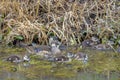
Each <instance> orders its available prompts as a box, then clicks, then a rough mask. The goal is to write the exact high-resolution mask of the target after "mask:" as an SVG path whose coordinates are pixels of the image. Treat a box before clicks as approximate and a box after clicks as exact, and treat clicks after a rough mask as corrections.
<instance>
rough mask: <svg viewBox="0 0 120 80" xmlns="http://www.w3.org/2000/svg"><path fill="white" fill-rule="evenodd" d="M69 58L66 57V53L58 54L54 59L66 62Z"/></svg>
mask: <svg viewBox="0 0 120 80" xmlns="http://www.w3.org/2000/svg"><path fill="white" fill-rule="evenodd" d="M68 60H69V58H68V57H66V56H65V55H61V56H57V57H55V58H54V61H56V62H66V61H68Z"/></svg>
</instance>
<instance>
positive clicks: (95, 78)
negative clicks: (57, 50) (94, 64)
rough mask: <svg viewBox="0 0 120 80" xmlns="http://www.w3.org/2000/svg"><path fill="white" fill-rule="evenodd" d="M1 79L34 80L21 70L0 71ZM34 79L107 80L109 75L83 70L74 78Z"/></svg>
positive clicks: (112, 78) (41, 79)
mask: <svg viewBox="0 0 120 80" xmlns="http://www.w3.org/2000/svg"><path fill="white" fill-rule="evenodd" d="M0 80H33V79H29V78H27V77H25V76H24V75H23V74H22V73H20V72H5V71H3V72H1V73H0ZM34 80H107V76H105V75H102V74H95V73H89V72H81V73H78V74H77V75H76V76H75V77H73V78H57V77H53V76H44V77H38V78H35V79H34ZM110 80H119V75H118V74H116V73H113V74H112V75H111V76H110Z"/></svg>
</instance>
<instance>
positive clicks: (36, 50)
mask: <svg viewBox="0 0 120 80" xmlns="http://www.w3.org/2000/svg"><path fill="white" fill-rule="evenodd" d="M26 50H27V52H28V53H30V54H36V55H42V54H43V53H49V52H50V51H51V47H50V46H47V45H37V44H35V43H32V44H31V46H27V47H26ZM41 53H42V54H41Z"/></svg>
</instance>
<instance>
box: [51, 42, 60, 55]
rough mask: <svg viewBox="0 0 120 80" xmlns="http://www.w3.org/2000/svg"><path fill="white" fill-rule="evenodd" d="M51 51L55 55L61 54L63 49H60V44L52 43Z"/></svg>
mask: <svg viewBox="0 0 120 80" xmlns="http://www.w3.org/2000/svg"><path fill="white" fill-rule="evenodd" d="M51 52H52V54H53V55H55V54H60V53H61V50H60V49H59V45H56V44H55V43H52V44H51Z"/></svg>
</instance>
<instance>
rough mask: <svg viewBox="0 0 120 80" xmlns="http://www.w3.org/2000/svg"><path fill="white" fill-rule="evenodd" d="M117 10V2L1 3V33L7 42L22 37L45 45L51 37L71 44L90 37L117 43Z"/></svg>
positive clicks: (55, 0) (39, 0)
mask: <svg viewBox="0 0 120 80" xmlns="http://www.w3.org/2000/svg"><path fill="white" fill-rule="evenodd" d="M72 1H73V2H72ZM119 6H120V1H119V0H98V1H97V0H75V1H74V0H0V15H1V16H2V17H0V19H2V21H1V22H0V23H2V24H4V25H2V26H1V30H0V32H1V33H2V35H4V40H6V41H7V42H11V41H13V40H14V37H15V36H17V35H21V36H23V38H24V41H25V42H27V43H30V42H32V40H33V38H35V37H36V36H37V38H38V41H39V42H40V43H47V40H48V37H49V36H50V35H51V34H54V35H56V36H58V37H59V38H60V39H61V41H62V42H63V43H66V42H67V43H70V44H72V43H73V44H77V43H81V40H83V39H87V38H90V37H91V36H93V35H97V36H99V38H107V39H110V38H113V37H114V36H116V37H117V40H120V35H119V33H120V23H119V22H120V7H119Z"/></svg>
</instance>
